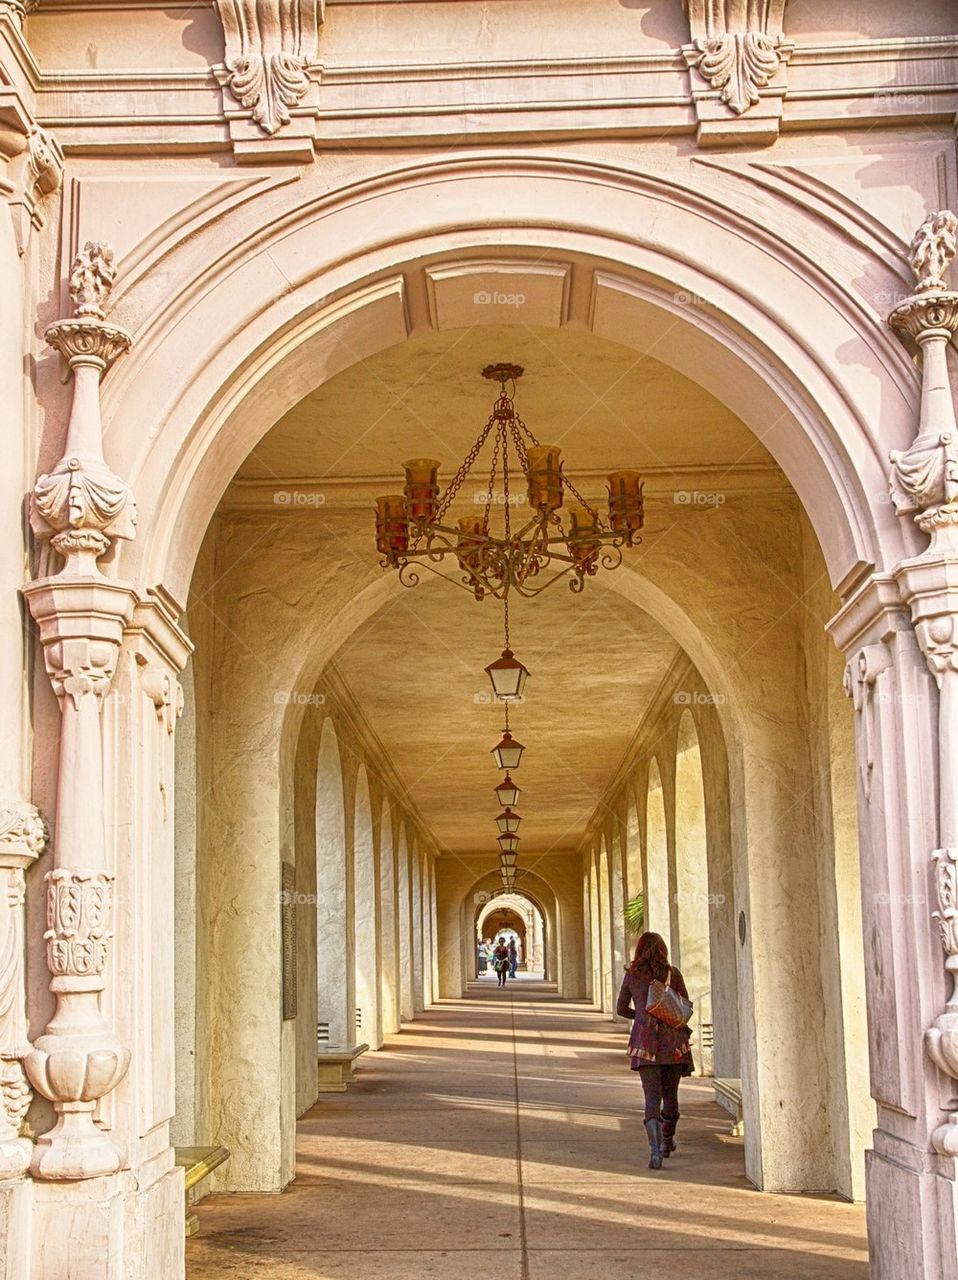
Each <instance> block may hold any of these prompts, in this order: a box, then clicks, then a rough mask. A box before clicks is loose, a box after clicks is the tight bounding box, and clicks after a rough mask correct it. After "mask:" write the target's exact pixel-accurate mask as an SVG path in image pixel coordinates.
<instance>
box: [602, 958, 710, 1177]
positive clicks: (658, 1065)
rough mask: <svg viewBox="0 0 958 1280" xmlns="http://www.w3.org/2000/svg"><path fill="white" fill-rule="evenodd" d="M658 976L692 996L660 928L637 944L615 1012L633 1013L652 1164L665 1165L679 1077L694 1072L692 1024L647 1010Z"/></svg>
mask: <svg viewBox="0 0 958 1280" xmlns="http://www.w3.org/2000/svg"><path fill="white" fill-rule="evenodd" d="M653 981H658V982H664V983H665V984H666V985H667V986H668V987H670V988H671V989H672V991H673V992H675V993H676V994H677V995H679V996H681V997H683V998H684V999H685V1000H688V994H689V993H688V991H687V990H686V987H685V980H684V979H683V977H682V975H681V973H679V971H678V969H673V968H672V967H671V966H670V965H669V951H668V947H667V946H666V945H665V940H664V939H663V938H661V937H660V936H659V935H658V934H657V933H643V935H642V937H641V938H640V939H639V941H638V943H637V944H636V948H635V958H634V959H633V961H632V963H631V964H630V965H629V967H628V969H626V971H625V979H624V980H623V983H622V990H621V991H620V992H619V1002H618V1004H617V1006H616V1012H617V1013H618V1014H619V1016H620V1017H621V1018H631V1019H632V1034H631V1035H630V1036H629V1057H630V1058H631V1059H632V1062H631V1067H632V1070H633V1071H638V1073H639V1078H640V1079H641V1081H642V1088H643V1090H644V1092H645V1127H646V1130H647V1131H648V1135H649V1168H650V1169H661V1168H662V1160H663V1157H668V1156H670V1155H671V1154H672V1152H673V1151H674V1150H675V1129H676V1126H677V1124H678V1122H679V1081H680V1080H681V1078H682V1077H683V1076H690V1075H691V1074H692V1050H691V1048H690V1046H689V1041H690V1038H691V1032H690V1031H689V1029H688V1027H687V1026H680V1027H673V1026H671V1025H669V1023H667V1022H663V1021H661V1019H659V1018H656V1017H654V1016H653V1015H652V1013H650V1012H648V1011H647V1009H646V1004H647V1002H648V999H649V987H650V986H651V985H652V983H653Z"/></svg>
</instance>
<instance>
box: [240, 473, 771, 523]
mask: <svg viewBox="0 0 958 1280" xmlns="http://www.w3.org/2000/svg"><path fill="white" fill-rule="evenodd" d="M606 475H607V472H606V471H600V470H596V469H588V468H582V467H580V468H578V469H577V470H576V480H577V482H580V483H582V484H583V487H584V488H586V489H587V490H588V491H589V492H594V493H596V494H598V493H601V492H602V489H603V486H604V484H605V478H606ZM642 475H643V478H644V480H645V495H646V497H647V498H648V497H649V496H653V497H661V498H668V499H671V497H672V495H673V494H674V493H676V492H695V491H697V490H699V491H703V492H708V493H714V492H716V491H717V490H719V489H720V490H721V492H722V494H723V495H725V496H728V497H739V496H742V495H748V496H750V497H752V498H754V499H755V500H757V501H762V500H764V499H768V500H770V501H771V500H774V501H776V502H777V501H780V500H781V499H782V498H790V497H791V498H794V497H795V491H794V490H793V489H792V487H791V485H790V484H789V483H788V480H787V479H786V478H785V476H784V475H783V473H782V472H781V471H780V470H779V468H778V467H775V466H762V465H759V464H739V465H736V466H725V465H723V464H721V463H715V464H712V465H709V466H698V467H664V466H656V467H647V468H645V469H644V470H643V472H642ZM395 484H396V477H395V476H394V475H388V476H330V477H327V478H325V479H323V478H316V477H311V476H307V477H297V476H292V477H290V476H278V477H276V478H268V479H255V480H252V479H251V480H234V481H233V483H232V484H231V485H230V487H229V489H227V491H226V493H225V494H224V495H223V499H222V502H221V503H220V507H219V512H220V514H221V515H229V514H232V513H236V514H239V513H242V512H250V511H269V512H272V513H273V514H274V515H275V514H276V512H277V510H279V511H282V512H283V513H288V512H291V511H306V512H309V513H310V514H312V515H313V516H315V513H316V511H317V509H318V508H323V507H330V508H334V509H337V510H353V509H356V508H362V509H366V508H368V509H369V510H370V511H371V510H372V509H373V505H374V502H375V499H376V497H377V496H378V495H379V494H381V493H383V492H384V490H385V489H388V488H389V486H390V485H391V486H393V487H395ZM277 495H286V496H282V497H277ZM678 505H679V506H680V507H681V506H683V505H687V506H688V507H689V509H694V503H691V502H690V503H689V504H681V503H680V504H678Z"/></svg>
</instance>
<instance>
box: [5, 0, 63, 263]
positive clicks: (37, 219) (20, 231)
mask: <svg viewBox="0 0 958 1280" xmlns="http://www.w3.org/2000/svg"><path fill="white" fill-rule="evenodd" d="M23 14H24V7H23V5H18V4H10V3H9V0H0V22H3V21H4V19H8V20H11V21H12V25H13V28H14V30H15V32H16V33H17V34H16V35H15V36H14V37H13V39H14V41H21V42H22V39H23V37H22V35H21V34H20V31H21V28H22V26H23ZM62 178H63V151H62V150H61V148H60V145H59V143H58V142H57V141H56V139H55V138H54V137H53V135H52V134H50V133H48V132H47V131H46V130H45V129H43V128H41V127H40V125H38V124H37V122H36V120H35V119H34V118H33V116H32V114H31V112H30V108H29V106H28V105H27V103H26V102H25V101H24V99H23V98H22V97H21V95H20V93H19V92H18V90H17V89H16V88H15V87H14V86H13V85H12V84H4V83H2V81H0V196H4V197H6V200H7V204H8V207H9V210H10V214H11V216H12V218H13V228H14V233H15V235H16V241H17V248H18V250H19V252H20V253H21V254H22V253H23V252H24V250H25V249H26V245H27V239H28V235H29V232H30V230H31V228H32V229H34V230H39V229H40V228H41V227H42V226H43V225H44V200H45V198H46V197H47V196H48V195H51V194H52V193H53V192H54V191H56V189H57V188H58V187H59V186H60V183H61V181H62Z"/></svg>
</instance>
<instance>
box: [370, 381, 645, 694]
mask: <svg viewBox="0 0 958 1280" xmlns="http://www.w3.org/2000/svg"><path fill="white" fill-rule="evenodd" d="M522 373H523V369H522V367H521V366H520V365H516V364H490V365H487V366H486V368H485V369H483V371H482V376H483V377H484V378H488V379H489V380H490V381H493V382H498V383H499V395H498V397H497V398H496V402H495V404H494V405H493V408H492V413H491V414H490V415H489V419H488V421H487V422H486V425H485V426H484V427H483V428H482V430H481V431H480V433H479V435H478V437H477V438H476V441H475V443H474V444H473V446H472V448H471V449H470V450H469V452H468V453H467V454H466V457H465V459H464V460H463V462H462V464H461V465H460V466H459V469H458V470H457V471H456V473H455V475H454V476H453V477H452V479H451V480H450V481H449V483H448V485H447V486H446V488H445V489H444V490H443V492H442V494H441V495H440V492H439V484H438V482H437V474H438V471H439V463H438V462H437V461H436V460H435V459H434V458H413V459H411V460H410V461H409V462H407V463H405V464H404V470H405V486H404V488H403V492H402V493H400V494H387V495H386V496H385V497H382V498H377V499H376V546H377V548H378V550H379V552H380V554H381V555H382V560H381V561H380V563H381V565H382V567H383V568H384V569H396V570H398V573H399V579H400V581H401V582H402V583H403V585H404V586H408V587H412V586H416V584H417V583H418V582H419V581H420V575H419V572H418V569H419V566H420V565H421V566H422V567H423V568H426V569H429V570H430V571H431V572H433V573H437V574H438V575H439V576H440V577H443V578H446V579H447V580H448V581H450V582H454V583H455V584H456V585H457V586H461V587H464V588H465V589H466V590H467V591H471V592H472V593H473V595H474V596H475V597H476V599H477V600H482V599H483V598H484V597H485V596H487V595H491V596H495V597H496V598H497V599H500V600H504V599H505V598H506V597H507V596H508V594H509V592H510V591H516V592H518V594H519V595H523V596H537V595H539V594H540V593H541V592H542V591H544V590H545V589H546V587H549V586H551V585H552V584H553V583H554V582H557V581H559V579H560V578H564V577H568V580H569V586H570V587H571V588H572V590H573V591H581V590H582V589H583V587H584V586H585V580H586V578H587V577H594V576H595V574H596V573H597V572H598V570H599V568H603V569H615V568H617V567H618V566H619V565H620V564H621V563H622V548H623V547H625V546H629V547H632V546H635V545H636V543H638V542H639V541H641V539H640V538H639V536H638V534H639V530H640V529H641V528H642V525H643V519H644V514H643V501H642V483H643V482H642V480H641V478H640V476H639V473H638V472H636V471H614V472H612V473H611V474H610V475H609V477H608V507H609V514H608V522H607V523H606V522H605V521H604V520H603V518H602V517H601V516H600V514H599V512H598V510H597V509H596V508H595V507H594V506H593V505H592V504H591V503H590V502H589V501H588V500H587V499H585V498H584V497H583V496H582V494H581V493H580V492H579V490H578V488H577V487H576V486H575V485H574V484H573V483H572V481H571V480H570V479H569V478H568V477H567V476H566V475H565V474H564V472H563V468H562V454H561V450H560V449H559V448H558V446H556V445H542V444H540V443H539V441H538V440H537V439H536V437H535V436H534V435H533V434H532V432H531V431H530V430H529V428H528V427H527V426H526V424H525V423H524V422H523V421H522V419H521V418H520V417H519V415H518V414H517V413H516V409H515V383H516V379H517V378H520V377H521V376H522ZM507 383H511V394H507V392H506V384H507ZM490 441H491V444H492V458H491V463H490V469H489V473H488V478H487V479H486V480H485V482H484V486H483V489H482V490H480V492H479V493H477V494H475V495H474V502H475V504H476V505H477V506H478V507H479V510H478V511H476V512H475V513H474V514H470V515H460V516H459V517H458V518H455V522H453V521H454V517H453V516H452V515H451V508H452V506H453V503H454V502H455V500H456V498H457V496H458V495H459V492H460V490H461V488H462V485H463V483H464V481H465V479H466V477H467V476H468V475H469V473H470V472H471V471H472V468H473V466H474V465H475V463H476V462H477V460H478V458H479V455H480V454H481V453H482V451H483V449H484V448H485V446H486V445H487V443H489V442H490ZM566 490H568V492H569V493H570V494H571V495H572V497H573V498H574V499H575V505H573V506H571V507H570V508H569V510H568V517H569V518H568V527H566V526H564V525H563V522H562V518H561V516H560V515H559V511H560V509H561V508H562V506H563V501H564V498H565V495H566ZM524 507H528V515H527V518H526V519H525V520H520V519H519V517H518V515H517V514H516V513H517V512H518V511H520V510H521V509H522V508H524ZM494 508H500V509H501V515H500V513H499V512H497V513H496V514H497V517H498V518H497V519H495V520H494V519H493V511H494ZM514 509H515V510H514ZM523 514H525V513H523ZM494 524H495V525H497V526H498V527H497V528H496V529H495V530H494V528H493V525H494ZM446 564H455V565H456V566H458V572H457V573H453V574H449V573H446V572H443V568H442V567H440V566H445V565H446ZM511 657H512V655H511V654H509V653H505V654H503V660H504V661H505V660H506V659H508V658H511ZM499 666H501V664H493V667H494V668H495V667H499ZM489 674H490V676H491V677H492V679H493V684H494V685H495V683H496V677H495V675H494V674H493V671H492V670H490V671H489ZM505 674H506V673H504V676H505Z"/></svg>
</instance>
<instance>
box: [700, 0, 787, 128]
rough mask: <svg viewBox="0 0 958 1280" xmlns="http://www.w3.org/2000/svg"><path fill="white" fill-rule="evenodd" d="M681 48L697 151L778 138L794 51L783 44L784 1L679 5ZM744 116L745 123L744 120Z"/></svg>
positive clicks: (725, 0) (702, 0) (717, 0)
mask: <svg viewBox="0 0 958 1280" xmlns="http://www.w3.org/2000/svg"><path fill="white" fill-rule="evenodd" d="M684 2H685V11H686V13H687V14H688V19H689V29H690V34H691V43H689V44H687V45H684V46H683V48H682V52H683V54H684V55H685V60H686V63H687V64H688V67H689V73H690V75H691V76H692V101H693V103H694V105H695V111H696V115H697V116H698V122H699V123H698V141H699V144H700V145H702V146H726V145H728V144H729V143H734V142H740V143H745V144H747V145H749V146H752V145H754V144H761V143H763V142H774V140H775V139H776V138H777V137H778V130H779V124H780V122H781V117H782V103H783V101H784V98H785V93H786V89H787V85H786V82H785V67H786V65H787V63H788V60H789V58H790V57H791V55H792V53H793V51H794V48H795V46H794V45H793V44H791V43H789V42H788V41H787V40H786V39H785V34H784V26H785V7H786V5H787V3H788V0H684ZM746 117H747V118H746Z"/></svg>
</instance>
